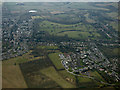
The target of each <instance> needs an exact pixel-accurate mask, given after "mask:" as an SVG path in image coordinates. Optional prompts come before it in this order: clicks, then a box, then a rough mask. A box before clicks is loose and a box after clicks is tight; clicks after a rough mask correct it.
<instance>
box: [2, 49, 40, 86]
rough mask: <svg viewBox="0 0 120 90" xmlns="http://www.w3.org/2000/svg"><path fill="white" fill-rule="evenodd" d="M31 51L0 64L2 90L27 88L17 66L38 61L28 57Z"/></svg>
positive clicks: (31, 56) (30, 56)
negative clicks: (3, 89)
mask: <svg viewBox="0 0 120 90" xmlns="http://www.w3.org/2000/svg"><path fill="white" fill-rule="evenodd" d="M30 53H31V51H30V52H28V53H26V54H23V55H22V56H17V57H15V58H11V59H8V60H5V61H3V62H2V70H3V71H2V74H3V75H2V76H3V81H2V82H3V84H2V86H3V88H27V85H26V82H25V80H24V77H23V74H22V73H21V69H20V67H19V64H21V63H25V62H29V61H34V60H38V59H40V57H34V56H33V55H30Z"/></svg>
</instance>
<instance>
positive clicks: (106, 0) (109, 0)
mask: <svg viewBox="0 0 120 90" xmlns="http://www.w3.org/2000/svg"><path fill="white" fill-rule="evenodd" d="M0 1H2V2H118V1H120V0H0Z"/></svg>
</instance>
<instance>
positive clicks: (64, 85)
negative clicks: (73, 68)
mask: <svg viewBox="0 0 120 90" xmlns="http://www.w3.org/2000/svg"><path fill="white" fill-rule="evenodd" d="M41 72H42V73H43V74H44V75H46V76H48V77H50V78H51V79H52V80H54V81H55V82H56V83H58V84H59V85H60V86H61V87H62V88H75V87H76V86H75V85H72V84H70V83H68V82H67V81H65V80H64V79H63V78H62V77H61V76H60V75H59V74H58V73H57V72H56V70H55V69H54V68H53V67H49V68H45V69H43V70H41Z"/></svg>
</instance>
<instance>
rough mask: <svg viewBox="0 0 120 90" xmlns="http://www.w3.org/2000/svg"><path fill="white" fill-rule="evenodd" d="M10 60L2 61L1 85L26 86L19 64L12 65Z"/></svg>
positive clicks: (8, 86) (6, 86)
mask: <svg viewBox="0 0 120 90" xmlns="http://www.w3.org/2000/svg"><path fill="white" fill-rule="evenodd" d="M13 63H15V62H13V61H12V60H6V61H3V62H2V87H3V88H27V84H26V82H25V80H24V77H23V74H22V72H21V69H20V67H19V65H14V64H13Z"/></svg>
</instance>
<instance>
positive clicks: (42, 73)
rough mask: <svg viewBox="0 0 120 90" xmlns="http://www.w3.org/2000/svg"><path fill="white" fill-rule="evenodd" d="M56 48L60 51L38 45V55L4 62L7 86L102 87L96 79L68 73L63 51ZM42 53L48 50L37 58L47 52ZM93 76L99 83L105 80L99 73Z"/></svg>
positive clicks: (29, 53) (23, 56) (26, 55)
mask: <svg viewBox="0 0 120 90" xmlns="http://www.w3.org/2000/svg"><path fill="white" fill-rule="evenodd" d="M45 47H46V48H45ZM56 49H58V47H56V46H38V47H37V50H38V52H37V51H36V50H31V51H30V52H28V53H26V54H24V55H22V56H18V57H15V58H11V59H9V60H5V61H3V64H2V65H3V87H4V88H7V87H11V88H13V87H14V88H20V87H22V88H26V87H29V88H35V87H38V88H43V87H44V88H54V87H62V88H76V87H89V86H90V87H95V86H96V87H98V86H99V82H96V81H94V80H92V79H89V78H84V77H78V76H74V75H72V74H70V73H68V72H67V71H66V70H65V69H64V67H63V65H62V63H61V60H60V58H59V54H60V53H61V52H60V51H59V52H58V50H56ZM41 50H42V51H44V54H43V55H44V56H37V55H36V54H35V52H37V53H38V54H39V55H41V53H43V52H40V51H41ZM50 50H51V51H50ZM53 50H54V53H53ZM47 53H49V54H47ZM91 75H92V76H94V77H96V78H97V79H98V80H101V79H102V77H101V75H100V74H98V73H97V72H93V73H91ZM11 78H12V79H11ZM16 82H17V83H16ZM100 85H101V84H100Z"/></svg>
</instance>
